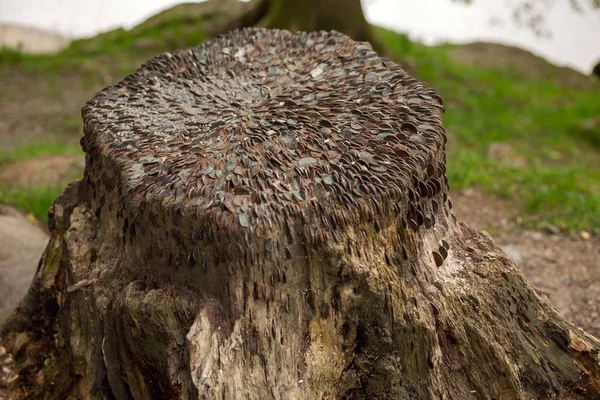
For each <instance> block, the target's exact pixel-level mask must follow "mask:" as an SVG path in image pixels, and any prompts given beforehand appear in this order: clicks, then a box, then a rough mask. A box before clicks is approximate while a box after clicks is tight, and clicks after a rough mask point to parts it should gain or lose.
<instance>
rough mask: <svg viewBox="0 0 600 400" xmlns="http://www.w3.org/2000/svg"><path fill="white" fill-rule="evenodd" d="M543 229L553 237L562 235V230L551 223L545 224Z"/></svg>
mask: <svg viewBox="0 0 600 400" xmlns="http://www.w3.org/2000/svg"><path fill="white" fill-rule="evenodd" d="M543 228H544V230H545V231H546V232H548V233H550V234H552V235H559V234H560V228H559V227H558V226H556V225H552V224H551V223H549V222H546V223H544V225H543Z"/></svg>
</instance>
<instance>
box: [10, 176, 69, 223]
mask: <svg viewBox="0 0 600 400" xmlns="http://www.w3.org/2000/svg"><path fill="white" fill-rule="evenodd" d="M63 190H64V187H62V186H60V187H58V186H57V187H43V188H31V189H30V188H16V187H10V186H7V185H5V184H1V183H0V203H5V204H10V205H12V206H14V207H16V208H18V209H20V210H22V211H24V212H26V213H28V214H32V215H33V216H34V217H35V218H36V219H38V220H40V221H42V222H43V223H44V224H46V223H47V222H48V209H49V208H50V205H51V204H52V202H53V201H54V199H56V198H57V197H58V195H59V194H61V193H62V191H63Z"/></svg>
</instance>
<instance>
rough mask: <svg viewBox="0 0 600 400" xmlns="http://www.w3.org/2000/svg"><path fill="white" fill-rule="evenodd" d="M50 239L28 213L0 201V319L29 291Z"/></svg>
mask: <svg viewBox="0 0 600 400" xmlns="http://www.w3.org/2000/svg"><path fill="white" fill-rule="evenodd" d="M47 243H48V234H47V233H46V232H44V231H43V230H42V229H41V228H40V227H38V226H36V225H35V224H33V223H32V222H31V221H29V219H28V218H27V216H26V215H24V214H23V213H21V212H19V211H18V210H16V209H14V208H13V207H10V206H7V205H4V204H0V323H2V322H3V321H4V319H5V318H6V317H7V316H8V315H9V314H10V312H11V311H12V310H13V309H14V308H15V307H16V306H17V305H18V304H19V301H20V300H21V299H22V298H23V296H24V295H25V293H27V289H28V288H29V284H30V283H31V280H32V279H33V275H34V274H35V271H36V268H37V264H38V261H39V260H40V256H41V255H42V253H43V251H44V248H45V247H46V244H47Z"/></svg>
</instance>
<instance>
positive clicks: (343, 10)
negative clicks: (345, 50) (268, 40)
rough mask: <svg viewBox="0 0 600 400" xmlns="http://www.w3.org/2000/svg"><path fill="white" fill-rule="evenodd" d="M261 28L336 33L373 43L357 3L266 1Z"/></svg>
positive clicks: (345, 0) (350, 0)
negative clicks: (265, 11)
mask: <svg viewBox="0 0 600 400" xmlns="http://www.w3.org/2000/svg"><path fill="white" fill-rule="evenodd" d="M268 4H269V8H268V12H267V15H266V19H265V20H264V21H263V24H264V25H265V26H266V27H268V28H278V29H288V30H291V31H293V32H295V31H305V32H312V31H320V30H327V31H329V30H336V31H338V32H342V33H345V34H346V35H348V36H350V37H351V38H353V39H355V40H359V41H368V42H371V41H372V40H373V35H372V33H371V26H370V25H369V24H368V23H367V21H366V19H365V16H364V14H363V10H362V5H361V3H360V0H303V1H296V0H268Z"/></svg>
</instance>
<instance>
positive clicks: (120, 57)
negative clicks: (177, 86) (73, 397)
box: [0, 0, 600, 336]
mask: <svg viewBox="0 0 600 400" xmlns="http://www.w3.org/2000/svg"><path fill="white" fill-rule="evenodd" d="M249 25H255V26H265V27H274V28H286V29H292V30H294V29H299V30H315V29H327V30H329V29H336V30H338V31H341V32H344V33H346V34H348V35H350V36H352V37H354V38H355V39H357V40H368V41H370V42H371V43H372V44H373V46H374V47H375V49H376V50H377V51H378V52H380V53H382V54H385V55H386V56H387V57H390V58H392V59H394V60H395V61H396V62H398V63H399V64H401V65H402V66H403V67H404V68H405V69H406V70H407V71H409V72H410V73H411V74H413V75H414V76H415V77H416V78H418V79H420V80H422V81H424V82H426V83H428V84H429V85H430V86H432V87H433V88H434V89H436V90H437V91H438V92H439V93H440V95H441V96H442V98H443V99H444V101H445V105H446V117H445V121H444V124H445V127H446V130H447V134H448V137H449V144H448V175H449V180H450V185H451V188H452V198H453V202H454V204H455V209H454V211H455V213H456V214H457V216H458V217H459V218H461V219H464V220H466V221H467V222H468V223H469V224H471V225H474V226H475V227H477V228H479V229H485V230H487V231H488V232H490V234H491V235H492V236H493V237H494V238H495V239H496V241H497V242H498V243H499V244H500V245H501V246H502V247H503V249H504V250H505V252H506V253H507V254H508V255H509V257H511V258H512V259H513V260H514V261H515V262H516V263H517V264H518V265H519V267H520V268H521V269H522V270H523V271H524V272H525V274H526V275H527V277H528V278H529V279H530V280H531V281H532V282H533V283H534V284H535V285H536V286H537V287H538V288H539V289H540V290H542V292H544V293H546V294H547V295H548V296H549V297H550V298H551V300H552V301H553V302H554V304H555V305H557V307H558V308H559V309H560V310H561V311H562V312H563V313H564V314H566V315H567V316H568V317H569V318H571V319H573V320H574V321H575V322H576V323H578V324H579V325H580V326H582V327H584V328H585V329H587V330H588V331H590V332H591V333H594V334H596V335H597V336H600V314H599V313H600V305H599V304H598V303H599V302H598V299H599V298H600V261H599V260H600V238H599V236H600V65H598V63H599V62H600V0H579V1H577V0H485V1H484V0H479V1H477V0H472V1H468V0H463V1H453V0H420V1H409V0H364V1H362V3H361V2H360V0H254V1H250V2H241V1H238V0H210V1H208V2H203V3H202V2H200V3H186V4H180V3H179V2H177V1H175V0H145V1H143V0H128V1H123V0H121V1H116V0H104V1H102V0H78V1H75V0H46V1H40V0H21V1H18V2H15V1H12V0H0V46H1V47H0V203H2V204H4V205H2V206H0V293H2V291H3V290H4V293H12V292H14V293H16V294H14V296H13V297H18V296H20V293H21V292H22V291H23V290H25V288H26V286H27V285H28V282H29V281H30V279H31V276H32V275H31V274H33V272H34V269H35V265H36V263H37V260H38V259H39V255H40V254H41V252H42V250H43V248H44V246H45V243H46V240H47V234H46V233H45V232H44V231H45V230H47V228H46V222H47V211H48V207H49V205H50V204H51V202H52V201H53V199H54V198H55V197H56V196H57V195H58V194H59V193H60V192H61V191H62V190H63V188H64V187H65V185H67V184H68V183H69V182H71V181H73V180H75V179H78V178H80V177H81V175H82V170H83V167H84V158H83V154H82V152H81V149H80V147H79V144H78V143H79V138H80V137H81V135H82V127H81V117H80V109H81V107H82V106H83V105H84V104H85V102H86V101H87V100H88V99H89V98H91V97H92V96H93V94H94V93H95V92H96V91H98V90H100V89H102V88H103V87H104V86H106V85H109V84H114V83H116V82H118V81H120V80H121V79H122V78H123V77H124V76H126V75H127V74H129V73H131V72H133V71H135V69H136V68H137V67H138V66H140V65H141V64H142V63H143V62H144V61H145V60H147V59H148V58H151V57H152V56H154V55H157V54H159V53H161V52H165V51H169V50H174V49H178V48H187V47H191V46H195V45H197V44H199V43H201V42H202V41H204V40H209V39H210V38H212V37H214V36H216V35H218V34H220V33H223V32H226V31H228V30H230V29H234V28H239V27H243V26H249ZM594 71H596V72H595V73H594ZM19 268H20V269H19ZM13 275H14V276H15V277H17V278H19V279H21V281H24V282H25V283H24V284H23V283H18V284H17V283H15V282H16V281H15V279H17V278H10V279H9V277H10V276H13ZM23 277H25V278H23ZM11 279H13V280H11ZM3 280H4V281H3ZM3 282H4V283H3ZM3 285H4V286H3ZM21 286H23V287H24V288H22V289H21ZM20 290H21V291H20ZM11 291H12V292H11ZM8 297H9V296H5V299H7V298H8ZM2 301H3V300H2V296H0V320H1V319H2V308H3V304H2ZM4 301H5V304H7V301H8V300H4ZM6 307H8V306H5V308H6Z"/></svg>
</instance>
